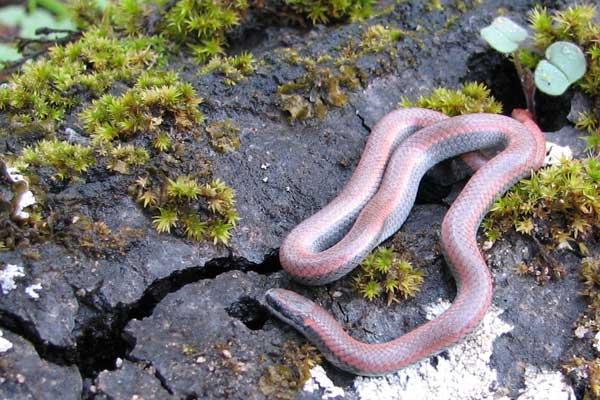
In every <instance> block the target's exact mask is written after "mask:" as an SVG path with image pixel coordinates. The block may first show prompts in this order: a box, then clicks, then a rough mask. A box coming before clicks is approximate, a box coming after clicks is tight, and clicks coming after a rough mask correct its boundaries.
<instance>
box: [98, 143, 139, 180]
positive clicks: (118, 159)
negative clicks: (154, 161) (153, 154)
mask: <svg viewBox="0 0 600 400" xmlns="http://www.w3.org/2000/svg"><path fill="white" fill-rule="evenodd" d="M110 156H111V158H110V160H109V161H108V165H107V168H108V169H109V170H111V171H114V172H118V173H120V174H129V169H130V167H131V166H140V165H144V164H145V163H146V162H148V160H149V159H150V155H149V154H148V152H147V151H146V150H145V149H144V148H141V147H134V146H133V145H131V144H128V145H121V144H118V145H117V146H116V147H113V148H112V149H111V150H110Z"/></svg>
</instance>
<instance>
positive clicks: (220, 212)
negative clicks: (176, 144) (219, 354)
mask: <svg viewBox="0 0 600 400" xmlns="http://www.w3.org/2000/svg"><path fill="white" fill-rule="evenodd" d="M131 193H132V194H133V195H134V196H135V198H136V199H137V201H138V202H139V203H141V204H142V206H143V207H144V208H146V209H148V210H149V211H150V212H151V214H152V215H153V217H152V220H153V225H154V227H155V228H156V230H157V231H158V232H161V233H170V232H172V231H173V232H178V233H179V234H185V236H187V238H188V239H191V240H197V241H202V240H207V239H210V240H212V241H213V243H214V244H218V243H222V244H227V243H228V242H229V239H230V237H231V230H232V229H233V228H234V227H235V225H236V223H237V221H238V220H239V217H238V214H237V211H236V209H235V193H234V191H233V189H231V188H230V187H228V186H227V185H225V184H224V183H223V182H222V181H220V180H218V179H213V180H211V181H210V182H207V183H204V184H200V183H198V181H197V180H196V179H195V178H194V177H192V176H188V175H180V176H177V177H176V178H174V179H170V178H167V177H160V179H159V178H155V179H152V178H151V177H143V178H138V180H137V181H136V183H135V184H134V185H133V186H132V188H131Z"/></svg>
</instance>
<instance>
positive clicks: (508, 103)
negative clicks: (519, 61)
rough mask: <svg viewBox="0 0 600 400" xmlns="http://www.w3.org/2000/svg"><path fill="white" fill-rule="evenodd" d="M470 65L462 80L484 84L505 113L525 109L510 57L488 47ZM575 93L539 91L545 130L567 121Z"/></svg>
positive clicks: (537, 99) (539, 110)
mask: <svg viewBox="0 0 600 400" xmlns="http://www.w3.org/2000/svg"><path fill="white" fill-rule="evenodd" d="M467 68H468V71H469V72H468V74H467V75H466V76H465V78H464V79H463V81H465V82H467V81H477V82H482V83H485V85H486V86H487V87H488V88H490V90H491V91H492V95H493V96H494V97H495V98H496V99H497V100H498V101H500V102H501V103H502V104H503V106H504V112H505V113H506V114H508V113H510V111H512V110H513V109H515V108H526V104H525V97H524V95H523V90H522V89H521V84H520V82H519V78H518V76H517V72H516V70H515V66H514V64H513V63H512V62H511V61H510V59H508V58H507V57H505V56H504V55H502V54H500V53H498V52H497V51H494V50H492V49H489V50H487V51H485V52H482V53H477V54H474V55H472V56H471V57H470V58H469V60H468V62H467ZM572 96H573V92H572V91H567V93H566V94H564V95H562V96H558V97H554V96H547V95H545V94H544V93H541V92H540V91H539V90H537V91H536V96H535V103H536V107H535V108H536V114H537V119H538V120H537V122H538V124H539V125H540V127H541V128H542V130H543V131H556V130H558V129H560V128H561V127H562V126H563V125H564V124H565V121H566V116H567V114H568V112H569V109H570V102H571V97H572Z"/></svg>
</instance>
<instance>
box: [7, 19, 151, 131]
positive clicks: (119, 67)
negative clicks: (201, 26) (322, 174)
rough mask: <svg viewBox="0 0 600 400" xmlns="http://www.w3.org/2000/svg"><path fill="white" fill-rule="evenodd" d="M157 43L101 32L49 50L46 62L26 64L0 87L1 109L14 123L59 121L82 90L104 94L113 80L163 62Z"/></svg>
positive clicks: (127, 77) (127, 79)
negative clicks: (119, 37) (120, 37)
mask: <svg viewBox="0 0 600 400" xmlns="http://www.w3.org/2000/svg"><path fill="white" fill-rule="evenodd" d="M161 49H162V47H161V41H160V40H159V39H155V38H144V37H128V38H123V39H117V38H115V37H114V36H113V35H112V34H111V33H109V32H108V31H106V30H102V29H99V28H93V29H90V30H89V31H87V32H86V33H85V34H84V35H83V37H82V38H81V40H79V41H77V42H73V43H69V44H67V45H66V46H56V47H53V48H51V49H50V51H49V56H48V58H47V59H43V60H40V61H37V62H30V63H27V64H25V65H24V66H23V69H22V70H21V71H20V72H18V73H16V74H14V75H13V76H11V78H10V81H9V83H8V85H5V86H3V87H1V88H0V110H2V111H6V112H8V113H10V114H11V115H12V116H13V120H16V121H18V122H32V121H37V122H39V121H45V120H51V121H54V122H57V121H61V120H62V119H63V118H64V116H65V113H66V112H67V111H68V110H70V109H71V108H73V107H74V106H77V105H79V104H80V102H81V95H82V94H83V93H85V89H87V90H89V91H91V93H92V95H99V94H101V93H103V92H105V91H106V90H107V89H108V88H109V86H110V85H111V84H113V82H114V81H115V80H117V81H124V82H130V81H133V80H134V79H135V78H136V77H137V76H138V75H140V74H141V73H142V72H143V71H144V70H146V69H147V68H148V67H149V66H151V65H154V64H156V63H157V62H158V63H161V62H162V57H161V56H160V50H161Z"/></svg>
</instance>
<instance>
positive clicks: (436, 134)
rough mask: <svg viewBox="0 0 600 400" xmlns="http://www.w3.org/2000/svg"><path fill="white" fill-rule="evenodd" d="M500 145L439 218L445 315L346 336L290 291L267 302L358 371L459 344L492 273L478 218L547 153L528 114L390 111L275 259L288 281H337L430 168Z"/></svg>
mask: <svg viewBox="0 0 600 400" xmlns="http://www.w3.org/2000/svg"><path fill="white" fill-rule="evenodd" d="M497 146H502V147H503V150H502V151H501V152H499V153H497V154H496V155H495V156H494V157H493V158H492V159H491V160H489V161H488V162H487V163H485V164H483V165H480V166H479V168H478V169H477V171H476V172H475V174H474V175H473V176H472V177H471V179H470V180H469V181H468V183H467V184H466V185H465V187H464V189H463V190H462V191H461V193H460V194H459V196H458V197H457V198H456V200H455V201H454V202H453V204H452V206H451V207H450V209H449V210H448V212H447V213H446V215H445V217H444V220H443V222H442V232H441V238H442V249H443V252H444V255H445V257H446V261H447V263H448V265H449V266H450V269H451V272H452V274H453V276H454V278H455V280H456V286H457V294H456V297H455V299H454V301H453V303H452V305H451V306H450V308H449V309H447V310H446V311H445V312H444V313H443V314H441V315H440V316H438V317H437V318H435V319H433V320H432V321H429V322H427V323H425V324H423V325H421V326H419V327H418V328H416V329H414V330H412V331H410V332H408V333H406V334H404V335H402V336H400V337H399V338H397V339H394V340H392V341H389V342H386V343H364V342H361V341H358V340H356V339H354V338H352V337H351V336H350V335H348V334H347V333H346V332H345V331H344V329H343V327H342V326H341V325H340V323H338V322H337V321H336V320H335V319H334V318H333V316H332V315H331V314H330V313H329V312H327V311H326V310H324V309H323V308H321V307H320V306H318V305H317V304H315V303H314V302H312V301H310V300H308V299H306V298H305V297H303V296H300V295H298V294H296V293H294V292H292V291H289V290H285V289H270V290H269V291H267V293H266V294H265V303H266V305H267V307H268V308H269V309H270V311H271V312H272V313H273V314H274V315H276V316H277V317H278V318H280V319H281V320H283V321H284V322H287V323H288V324H290V325H292V326H293V327H294V328H296V329H297V330H298V331H299V332H301V333H302V334H303V335H304V336H306V337H307V338H308V339H309V340H310V341H311V342H313V343H314V344H315V345H316V346H317V347H318V348H319V349H320V350H321V352H322V353H323V354H324V356H325V357H326V358H327V359H328V360H329V361H330V362H331V363H332V364H334V365H336V366H337V367H339V368H341V369H343V370H345V371H348V372H351V373H354V374H358V375H383V374H387V373H390V372H394V371H397V370H398V369H400V368H403V367H405V366H407V365H410V364H412V363H414V362H416V361H419V360H420V359H423V358H425V357H427V356H430V355H433V354H436V353H438V352H440V351H442V350H443V349H445V348H446V347H448V346H450V345H452V344H453V343H455V342H457V341H459V340H460V339H461V338H462V337H464V336H465V335H466V334H467V333H469V332H470V331H471V330H472V329H473V328H474V327H475V326H476V325H477V324H478V323H479V322H480V321H481V319H482V318H483V316H484V315H485V313H486V311H487V309H488V308H489V305H490V303H491V298H492V278H491V275H490V272H489V269H488V267H487V265H486V262H485V260H484V258H483V256H482V254H481V252H480V251H479V249H478V247H477V240H476V234H477V229H478V227H479V224H480V223H481V220H482V219H483V217H484V216H485V214H486V213H487V211H488V209H489V208H490V207H491V205H492V204H493V202H494V201H495V200H496V199H497V198H498V197H499V196H501V195H502V194H503V193H505V192H506V191H507V190H508V189H509V188H510V187H511V186H512V185H513V184H514V183H515V182H516V181H518V180H519V179H521V178H523V177H525V176H528V175H529V174H530V173H531V171H532V170H535V169H537V168H539V167H540V166H541V165H542V163H543V160H544V155H545V139H544V135H543V133H542V132H541V131H540V129H539V128H538V127H537V125H536V124H535V123H534V122H533V120H532V119H531V117H530V116H529V114H528V113H527V112H526V111H524V110H515V112H513V118H510V117H506V116H501V115H495V114H469V115H463V116H458V117H453V118H448V117H446V116H444V115H443V114H441V113H438V112H435V111H431V110H425V109H419V108H408V109H401V110H396V111H393V112H391V113H389V114H387V115H386V116H384V117H383V118H382V119H381V120H380V121H379V122H378V123H377V125H376V126H375V127H374V128H373V130H372V132H371V134H370V136H369V139H368V141H367V144H366V146H365V150H364V152H363V154H362V156H361V160H360V161H359V164H358V166H357V168H356V170H355V171H354V173H353V175H352V177H351V178H350V180H349V181H348V183H347V184H346V185H345V187H344V188H343V190H342V191H341V192H340V194H339V195H338V196H337V197H335V198H334V199H333V200H332V201H331V202H330V203H329V204H327V206H325V207H324V208H323V209H321V210H320V211H319V212H317V213H316V214H314V215H313V216H311V217H310V218H308V219H306V220H305V221H303V222H302V223H300V224H299V225H298V226H297V227H296V228H294V229H293V230H292V231H291V232H290V233H289V235H288V236H287V237H286V238H285V240H284V242H283V243H282V245H281V247H280V261H281V264H282V266H283V268H284V269H285V270H286V271H287V273H288V274H289V275H291V277H292V278H293V279H294V280H296V281H298V282H302V283H304V284H308V285H322V284H326V283H329V282H332V281H334V280H336V279H339V278H340V277H342V276H344V275H345V274H347V273H348V272H350V271H351V270H352V269H354V268H355V267H356V266H357V265H358V264H359V263H360V262H361V260H362V259H363V258H364V257H366V256H367V255H368V254H369V252H371V251H372V250H373V249H374V248H375V247H376V246H377V245H379V244H380V243H381V242H383V241H384V240H385V239H387V238H388V237H390V236H391V235H393V234H394V233H395V232H396V231H397V230H398V229H399V228H400V227H401V226H402V224H403V223H404V221H405V220H406V218H407V216H408V214H409V212H410V209H411V208H412V206H413V204H414V201H415V197H416V194H417V189H418V185H419V182H420V181H421V179H422V177H423V175H424V174H425V173H426V172H427V170H428V169H430V168H431V167H432V166H434V165H435V164H437V163H439V162H440V161H442V160H444V159H447V158H450V157H454V156H457V155H460V154H463V153H469V152H473V151H476V150H480V149H486V148H490V147H497Z"/></svg>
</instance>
